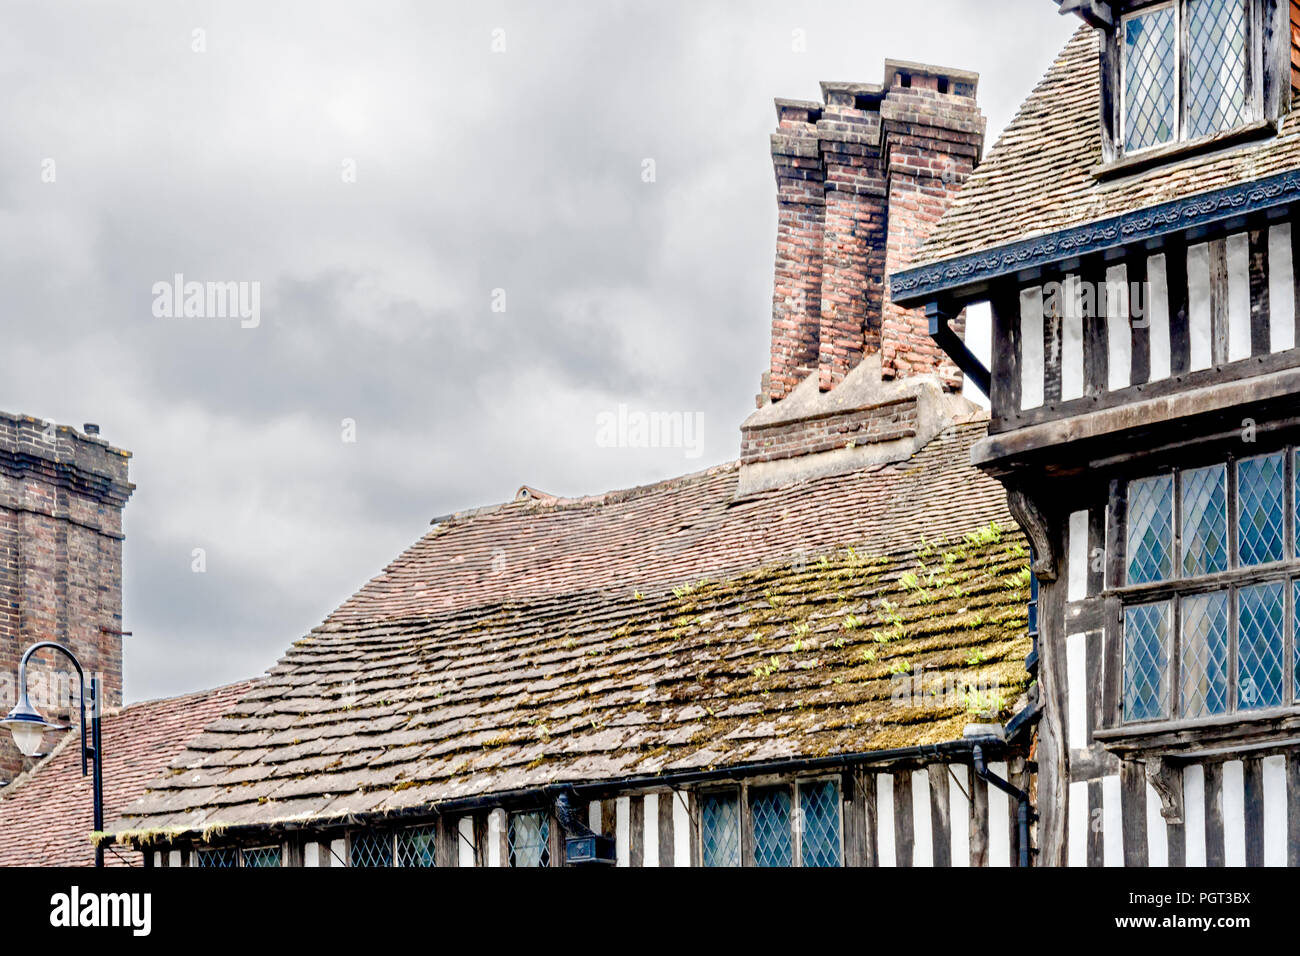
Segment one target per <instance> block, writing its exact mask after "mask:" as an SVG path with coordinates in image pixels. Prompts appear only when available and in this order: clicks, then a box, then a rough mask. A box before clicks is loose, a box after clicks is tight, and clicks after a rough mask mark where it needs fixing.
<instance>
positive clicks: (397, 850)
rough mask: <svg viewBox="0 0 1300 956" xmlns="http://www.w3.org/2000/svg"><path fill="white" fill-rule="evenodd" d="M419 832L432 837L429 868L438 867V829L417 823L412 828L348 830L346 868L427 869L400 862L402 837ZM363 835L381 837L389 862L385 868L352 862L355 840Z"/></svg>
mask: <svg viewBox="0 0 1300 956" xmlns="http://www.w3.org/2000/svg"><path fill="white" fill-rule="evenodd" d="M420 831H429V833H430V834H431V836H432V837H433V857H432V859H433V863H432V864H431V866H432V867H435V868H436V867H437V866H438V827H437V824H436V823H418V824H415V825H413V826H405V827H391V828H390V827H384V828H378V827H376V828H373V829H366V828H364V827H363V828H358V829H355V830H349V831H348V833H347V854H348V866H349V867H355V868H356V869H395V870H400V869H427V867H408V866H403V864H402V863H401V862H400V860H401V858H402V843H401V838H402V835H403V834H407V833H416V832H420ZM363 835H364V836H370V835H378V836H382V837H383V838H384V839H385V840H386V841H387V843H388V853H389V860H390V861H391V862H390V863H389V864H388V865H387V866H386V867H385V866H374V865H372V864H366V865H363V866H358V865H357V864H356V862H354V861H355V856H354V853H355V852H356V851H355V850H354V845H355V840H356V838H357V837H358V836H363Z"/></svg>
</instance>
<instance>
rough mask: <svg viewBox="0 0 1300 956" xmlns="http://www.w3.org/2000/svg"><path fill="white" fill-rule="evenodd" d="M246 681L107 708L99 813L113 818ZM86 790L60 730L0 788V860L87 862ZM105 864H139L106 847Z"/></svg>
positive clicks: (76, 748)
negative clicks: (41, 754)
mask: <svg viewBox="0 0 1300 956" xmlns="http://www.w3.org/2000/svg"><path fill="white" fill-rule="evenodd" d="M252 686H253V682H252V681H245V682H243V683H240V684H230V685H228V686H226V687H218V688H216V689H215V690H206V691H203V692H201V693H198V694H188V695H186V696H184V697H169V698H167V699H165V700H151V701H146V702H144V703H139V704H132V705H131V706H129V707H124V708H120V709H118V710H114V711H109V712H106V713H105V714H104V715H103V719H102V724H101V729H100V733H101V737H102V742H103V747H104V819H105V820H110V821H111V820H114V819H116V818H117V816H118V815H119V814H120V813H121V811H122V808H123V807H125V806H126V805H127V804H129V803H131V802H132V801H133V800H136V799H137V798H139V797H140V795H141V794H142V793H144V790H145V784H147V783H148V782H149V781H150V780H151V779H153V778H154V777H156V776H157V775H158V774H159V773H161V772H162V771H163V770H164V769H165V768H166V767H167V765H168V764H169V763H171V761H172V760H174V759H175V758H176V756H177V755H178V754H179V753H180V752H181V751H182V750H183V749H184V747H185V744H186V743H188V742H189V741H190V739H191V738H193V737H195V736H196V735H198V733H199V732H200V731H202V730H203V728H204V727H205V726H206V725H207V724H209V723H211V722H212V721H213V720H215V719H217V718H218V717H220V716H221V715H222V714H223V713H225V712H226V711H228V710H230V709H231V708H232V707H233V706H234V705H235V704H236V703H237V702H238V701H239V698H240V697H242V696H243V695H244V694H245V693H247V692H248V690H249V689H250V688H251V687H252ZM47 740H48V738H47ZM91 793H92V790H91V778H90V777H89V776H86V777H83V776H82V775H81V747H80V736H79V735H78V734H77V733H76V732H75V731H74V732H71V733H66V734H64V735H63V738H62V739H61V740H59V742H58V743H57V744H56V745H55V747H54V749H53V750H52V751H51V752H50V755H49V756H48V757H46V758H45V759H44V760H42V761H41V762H40V763H38V764H36V766H35V767H33V768H32V769H31V770H29V771H28V772H27V773H25V774H23V775H22V776H21V777H19V778H18V779H16V780H15V781H14V782H13V783H11V784H10V785H9V786H8V787H6V788H5V789H4V790H0V797H2V799H0V866H91V865H93V864H94V862H95V850H94V847H93V846H92V845H91V842H90V834H91V831H92V830H93V829H94V826H93V821H94V816H93V813H92V800H91ZM104 863H105V864H106V865H107V866H127V865H138V864H139V858H138V857H135V855H134V854H133V853H130V852H127V851H114V850H110V851H109V852H107V853H106V854H105V858H104Z"/></svg>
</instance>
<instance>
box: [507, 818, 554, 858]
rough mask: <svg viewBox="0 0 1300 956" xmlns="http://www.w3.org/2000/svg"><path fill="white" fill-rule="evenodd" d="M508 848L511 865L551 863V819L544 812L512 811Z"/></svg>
mask: <svg viewBox="0 0 1300 956" xmlns="http://www.w3.org/2000/svg"><path fill="white" fill-rule="evenodd" d="M506 848H507V850H508V852H509V856H510V865H511V866H525V867H531V866H550V865H551V821H550V820H549V819H548V817H547V815H546V814H545V813H542V812H540V811H539V812H532V813H512V814H510V823H509V825H508V826H507V834H506Z"/></svg>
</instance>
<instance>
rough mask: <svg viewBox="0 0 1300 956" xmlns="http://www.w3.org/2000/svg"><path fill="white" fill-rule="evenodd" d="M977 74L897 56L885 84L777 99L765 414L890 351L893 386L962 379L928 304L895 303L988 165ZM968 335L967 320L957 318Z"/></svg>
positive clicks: (886, 371) (885, 358)
mask: <svg viewBox="0 0 1300 956" xmlns="http://www.w3.org/2000/svg"><path fill="white" fill-rule="evenodd" d="M977 81H978V78H977V77H976V76H975V75H974V74H971V73H965V72H962V71H958V70H945V69H939V68H935V67H928V66H923V65H920V64H909V63H903V62H900V61H894V60H889V61H886V64H885V83H884V85H871V84H860V83H823V84H822V97H823V99H824V101H825V102H824V103H816V102H810V101H803V100H777V101H776V106H777V120H778V125H777V130H776V132H775V133H774V134H773V135H772V162H773V166H774V168H775V171H776V182H777V210H778V212H777V251H776V272H775V282H774V286H773V288H774V292H773V297H772V363H771V368H770V371H769V372H768V374H767V376H766V379H765V382H764V388H763V392H762V395H761V396H760V403H759V404H760V407H761V406H762V404H763V403H764V402H780V401H782V400H783V399H785V398H787V397H788V396H789V395H790V393H791V392H793V391H794V389H795V388H796V387H797V386H798V385H799V383H800V382H802V381H803V380H804V379H805V378H806V377H808V376H809V375H810V374H812V373H813V371H814V370H815V371H816V373H817V382H818V387H819V388H820V390H821V391H823V392H830V391H833V390H834V389H835V388H836V387H838V386H839V385H840V383H842V382H843V381H844V379H845V378H846V377H847V376H848V374H849V373H850V372H852V371H853V369H854V368H856V367H857V366H858V365H859V364H860V363H861V362H862V360H863V359H864V358H866V357H867V356H869V355H874V354H876V353H880V354H881V356H882V362H881V374H882V376H883V377H884V378H885V379H895V378H907V377H909V376H914V375H932V374H937V375H938V376H939V378H940V380H941V381H942V382H943V384H944V386H945V387H946V388H948V389H950V390H952V391H957V390H959V389H960V386H961V374H960V372H959V371H958V370H957V368H956V366H955V365H953V364H952V362H951V361H950V360H949V359H948V358H947V356H946V355H944V354H943V352H942V351H941V350H940V349H939V348H938V347H937V346H936V345H935V344H934V342H933V341H932V340H931V339H930V336H929V323H928V321H927V319H926V317H925V315H924V314H923V313H922V312H920V311H919V310H906V309H900V308H898V307H896V306H894V305H892V303H891V302H890V300H889V295H888V289H887V278H886V277H887V276H888V275H889V274H891V273H893V272H895V271H898V270H899V269H902V268H905V267H906V266H907V265H908V264H909V263H910V262H911V259H912V256H913V255H914V254H915V252H916V250H917V249H918V248H919V247H920V246H921V245H922V244H923V243H924V242H925V240H926V239H927V238H928V236H929V235H930V233H931V231H932V230H933V229H934V227H935V225H936V224H937V223H938V221H939V219H940V217H941V216H942V215H943V213H944V212H945V211H946V209H947V208H948V205H949V204H950V203H951V201H952V199H953V197H954V196H955V195H956V193H957V192H958V190H960V188H961V186H962V185H963V184H964V183H965V181H966V179H967V177H968V176H969V175H970V173H971V171H972V170H973V169H974V167H975V164H976V163H977V162H978V161H979V157H980V153H981V151H982V149H983V142H984V117H983V115H982V114H981V112H980V110H979V107H978V106H977V105H976V101H975V92H976V84H977ZM953 326H954V328H955V329H956V330H957V331H958V332H959V333H960V332H961V331H962V319H961V318H958V319H957V320H956V321H955V322H954V323H953Z"/></svg>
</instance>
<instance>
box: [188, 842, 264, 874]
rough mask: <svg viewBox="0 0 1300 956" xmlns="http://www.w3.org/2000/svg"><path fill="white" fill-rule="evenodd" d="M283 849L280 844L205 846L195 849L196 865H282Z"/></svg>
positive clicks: (224, 867) (229, 867) (230, 866)
mask: <svg viewBox="0 0 1300 956" xmlns="http://www.w3.org/2000/svg"><path fill="white" fill-rule="evenodd" d="M280 857H281V850H280V847H278V846H260V847H254V848H252V849H240V848H238V847H233V846H217V847H204V848H202V849H200V850H197V851H195V854H194V862H195V865H196V866H204V867H216V868H219V869H233V868H234V867H240V866H280V865H281V862H280Z"/></svg>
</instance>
